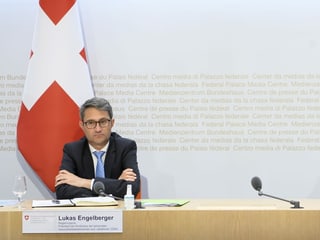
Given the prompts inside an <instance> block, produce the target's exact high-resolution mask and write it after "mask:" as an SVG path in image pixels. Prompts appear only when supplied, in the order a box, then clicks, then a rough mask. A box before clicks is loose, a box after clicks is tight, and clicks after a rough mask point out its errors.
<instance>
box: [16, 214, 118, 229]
mask: <svg viewBox="0 0 320 240" xmlns="http://www.w3.org/2000/svg"><path fill="white" fill-rule="evenodd" d="M122 223H123V221H122V210H120V209H112V210H109V209H102V208H99V209H86V210H80V209H79V210H77V209H75V208H73V209H72V210H64V211H60V210H57V209H53V210H44V209H41V210H34V209H33V210H25V211H23V212H22V233H122Z"/></svg>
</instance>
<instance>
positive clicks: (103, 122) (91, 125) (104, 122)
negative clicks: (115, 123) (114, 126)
mask: <svg viewBox="0 0 320 240" xmlns="http://www.w3.org/2000/svg"><path fill="white" fill-rule="evenodd" d="M110 122H111V119H107V118H103V119H100V120H99V121H94V120H89V121H86V122H84V123H83V124H84V125H85V126H86V127H87V128H88V129H93V128H96V126H97V124H98V123H99V126H100V127H101V128H104V127H106V126H108V125H109V124H110Z"/></svg>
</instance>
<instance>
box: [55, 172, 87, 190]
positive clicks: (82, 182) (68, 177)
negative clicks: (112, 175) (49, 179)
mask: <svg viewBox="0 0 320 240" xmlns="http://www.w3.org/2000/svg"><path fill="white" fill-rule="evenodd" d="M60 184H69V185H72V186H75V187H83V188H88V189H90V187H91V179H85V178H80V177H78V176H77V175H74V174H73V173H70V172H68V171H67V170H60V171H59V173H58V175H57V176H56V182H55V187H56V186H58V185H60Z"/></svg>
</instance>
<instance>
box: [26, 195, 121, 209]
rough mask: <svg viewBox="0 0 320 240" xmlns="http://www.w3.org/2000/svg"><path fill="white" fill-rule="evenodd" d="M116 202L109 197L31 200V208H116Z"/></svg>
mask: <svg viewBox="0 0 320 240" xmlns="http://www.w3.org/2000/svg"><path fill="white" fill-rule="evenodd" d="M116 205H118V202H117V201H116V200H114V199H113V198H111V197H83V198H73V199H61V200H56V199H53V200H33V201H32V207H33V208H37V207H73V206H80V207H81V206H116Z"/></svg>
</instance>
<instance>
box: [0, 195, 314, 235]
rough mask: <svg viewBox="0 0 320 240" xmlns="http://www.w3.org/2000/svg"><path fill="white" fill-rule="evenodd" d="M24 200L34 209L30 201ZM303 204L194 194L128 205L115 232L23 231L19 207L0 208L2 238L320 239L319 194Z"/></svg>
mask: <svg viewBox="0 0 320 240" xmlns="http://www.w3.org/2000/svg"><path fill="white" fill-rule="evenodd" d="M25 205H26V206H25V208H26V209H32V208H31V201H27V202H26V203H25ZM301 205H302V206H303V207H304V208H303V209H291V208H290V207H291V205H290V204H288V203H286V202H282V201H278V200H274V199H265V198H258V199H193V200H191V201H190V202H189V203H188V204H186V205H184V206H182V207H152V208H151V207H150V208H145V209H135V210H124V212H123V233H112V234H110V233H102V234H101V233H81V234H77V233H69V234H66V233H63V234H62V233H61V234H56V233H55V234H22V233H21V229H22V224H21V216H22V212H21V210H19V209H17V208H16V207H1V208H0V226H1V232H0V239H1V240H7V239H10V240H16V239H30V240H31V239H32V240H37V239H41V240H45V239H68V240H72V239H75V240H82V239H86V240H87V239H90V240H98V239H104V240H108V239H112V240H118V239H119V240H120V239H150V240H163V239H169V240H170V239H174V240H180V239H183V240H188V239H190V240H191V239H192V240H197V239H199V240H205V239H210V240H211V239H214V240H220V239H221V240H222V239H224V240H233V239H234V240H235V239H237V240H242V239H243V240H251V239H252V240H257V239H259V240H265V239H272V240H275V239H281V240H286V239H288V240H289V239H290V240H295V239H297V240H313V239H317V240H318V239H320V199H305V200H301ZM122 207H123V203H120V205H119V206H118V207H107V208H122ZM99 208H100V207H99ZM55 209H56V208H54V209H52V211H55ZM63 209H65V208H63ZM73 209H74V208H73ZM33 210H35V209H33ZM59 210H61V208H60V209H59Z"/></svg>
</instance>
